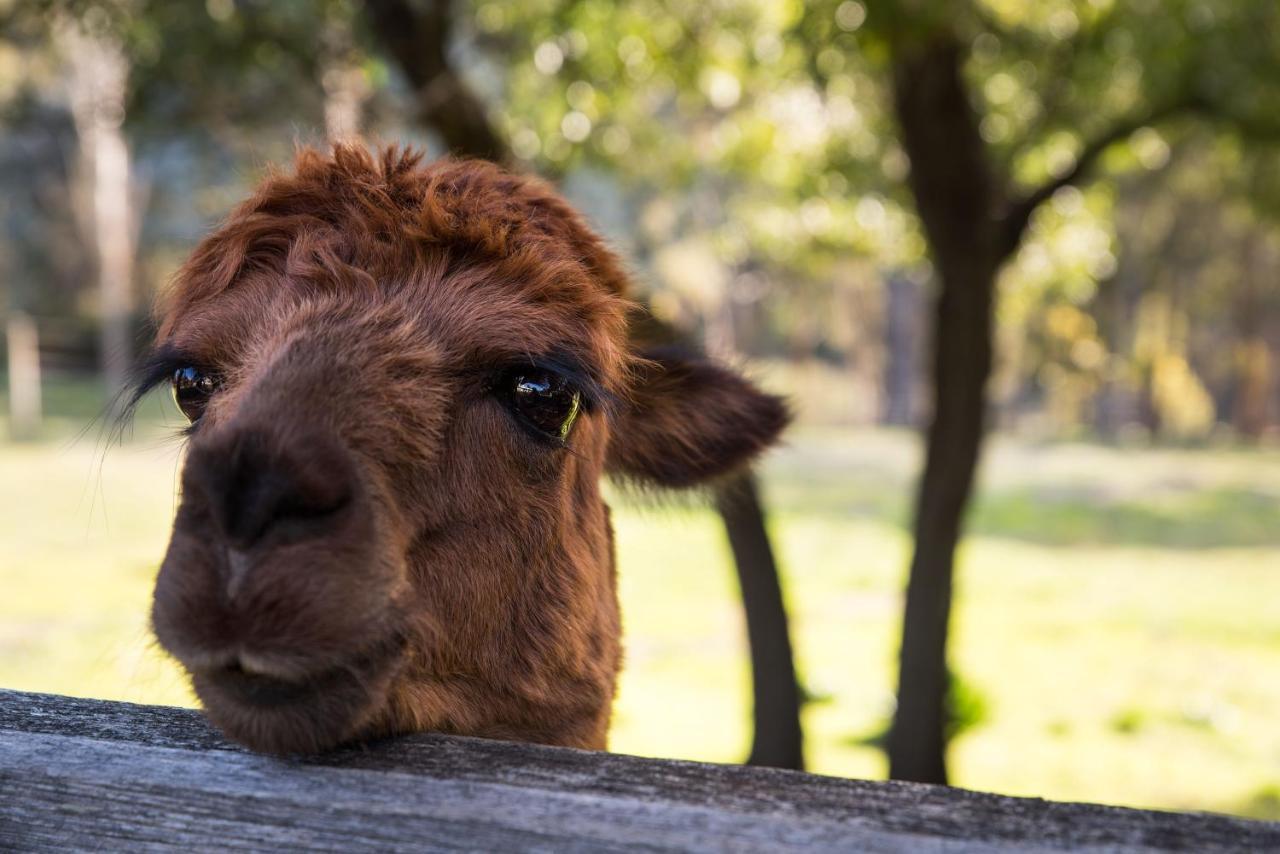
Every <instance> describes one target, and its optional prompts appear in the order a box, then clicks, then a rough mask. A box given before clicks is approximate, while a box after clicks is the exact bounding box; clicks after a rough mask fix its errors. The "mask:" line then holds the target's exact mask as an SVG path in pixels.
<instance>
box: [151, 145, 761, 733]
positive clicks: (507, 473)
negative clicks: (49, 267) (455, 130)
mask: <svg viewBox="0 0 1280 854" xmlns="http://www.w3.org/2000/svg"><path fill="white" fill-rule="evenodd" d="M624 288H625V281H624V278H623V274H622V273H621V272H620V271H619V269H618V266H617V264H616V262H615V261H614V259H613V258H612V256H611V255H609V254H608V252H607V251H606V250H605V249H604V248H603V247H602V246H601V244H600V243H599V241H598V240H597V239H596V238H595V237H594V235H592V234H591V232H590V231H589V230H588V229H587V228H586V227H585V226H584V225H583V224H582V222H581V220H580V219H579V218H578V217H577V216H576V215H575V214H574V213H573V212H572V211H571V210H570V209H569V208H568V207H567V206H565V205H564V203H563V202H562V201H561V200H560V199H559V198H558V197H556V196H555V195H554V194H553V193H551V192H550V191H549V190H547V189H546V188H544V187H542V186H541V185H539V184H537V183H534V182H531V181H528V180H525V179H519V178H515V177H513V176H510V175H507V174H505V173H503V172H501V171H500V170H498V169H496V168H494V167H491V166H488V165H484V164H456V163H441V164H435V165H432V166H430V167H425V168H424V167H421V166H419V164H418V161H417V159H416V158H414V157H407V156H404V155H400V154H397V153H395V152H387V153H386V154H385V155H384V156H383V157H382V159H381V160H374V159H373V158H371V157H370V156H369V155H367V154H365V153H364V152H363V151H359V150H355V149H339V150H338V151H337V152H336V153H335V155H334V156H333V157H332V158H328V157H322V156H320V155H317V154H314V153H310V152H306V153H304V154H302V155H301V156H300V158H299V162H298V164H297V167H296V172H295V173H294V174H291V175H285V176H275V177H272V178H270V179H268V181H267V182H266V183H265V184H264V185H263V187H262V188H261V189H260V191H259V192H258V194H257V195H256V196H254V197H253V198H252V199H250V200H249V201H248V202H247V203H246V204H245V205H243V206H242V207H241V208H240V209H238V210H237V211H236V212H235V213H233V214H232V216H231V217H230V218H229V219H228V220H227V222H226V223H224V224H223V225H222V226H221V227H220V228H219V229H218V230H217V231H216V232H215V233H214V234H213V235H211V236H210V237H209V238H207V239H206V240H205V241H204V243H203V244H202V245H201V246H200V247H199V248H198V249H197V250H196V252H195V254H194V255H193V257H192V259H191V261H190V262H189V263H188V264H187V266H186V267H184V269H183V271H182V272H181V273H180V275H179V277H178V280H177V283H176V285H175V288H174V289H173V291H172V293H171V294H170V296H169V298H168V301H167V303H166V305H165V307H164V309H163V310H162V313H161V321H160V333H159V340H158V343H157V346H156V349H155V351H154V353H153V355H152V357H151V359H150V360H149V362H148V364H147V366H146V368H145V370H144V372H143V377H142V381H141V384H140V388H146V387H148V386H149V385H152V384H155V383H156V382H164V381H168V382H171V383H172V384H173V387H174V393H175V397H176V399H177V401H178V403H179V405H180V406H181V407H182V408H183V410H184V412H186V413H187V414H188V416H189V417H190V418H191V419H192V426H191V428H190V431H189V433H190V440H189V446H188V450H187V457H186V462H185V465H184V468H183V473H182V501H181V505H180V508H179V510H178V513H177V516H176V518H175V521H174V527H173V534H172V539H171V541H170V544H169V548H168V552H167V554H166V555H165V558H164V562H163V565H162V567H161V570H160V573H159V576H158V578H157V583H156V591H155V601H154V607H153V625H154V629H155V632H156V636H157V638H158V639H159V641H160V643H161V644H162V645H163V646H164V647H165V648H166V649H167V650H168V651H169V652H171V653H172V654H173V655H174V656H175V657H176V658H177V659H178V660H179V661H180V662H181V663H182V664H183V666H184V667H185V668H186V669H187V671H188V672H189V674H190V676H191V679H192V684H193V686H194V688H195V691H196V693H197V695H198V696H199V698H200V700H201V702H202V703H203V705H204V707H205V709H206V711H207V713H208V715H209V717H210V719H211V720H212V721H213V722H214V723H215V724H216V725H217V726H219V727H220V728H221V729H222V730H223V731H224V732H225V733H226V734H227V735H228V736H229V737H230V738H232V739H234V740H237V741H240V742H242V743H244V744H246V745H248V746H250V747H252V748H255V749H259V750H264V751H270V752H308V751H315V750H323V749H326V748H328V747H331V746H334V745H336V744H339V743H341V742H344V741H347V740H351V739H355V738H362V737H369V736H375V735H381V734H389V733H395V732H407V731H416V730H425V729H431V730H439V731H447V732H458V733H464V734H472V735H483V736H492V737H505V738H519V739H527V740H534V741H542V742H547V743H555V744H567V745H573V746H579V747H592V748H602V747H603V746H604V744H605V735H606V731H607V728H608V719H609V706H610V703H611V701H612V697H613V691H614V682H615V678H616V674H617V670H618V667H619V660H620V653H619V620H618V607H617V599H616V593H615V582H614V570H613V548H612V535H611V530H610V526H609V516H608V508H607V507H606V506H605V504H604V502H603V500H602V499H601V496H600V492H599V479H600V477H601V475H602V473H604V472H605V471H606V470H609V471H612V472H614V473H617V474H621V475H624V476H627V477H630V478H633V479H639V480H646V481H650V482H654V483H658V484H661V485H668V486H683V485H689V484H692V483H696V482H699V481H701V480H704V479H706V478H708V477H713V476H715V475H718V474H721V473H723V472H726V471H728V470H730V469H732V468H733V467H735V466H737V465H739V464H741V463H743V462H745V461H746V460H747V459H748V458H749V457H750V456H751V455H752V454H754V453H755V452H756V451H758V450H759V449H761V448H762V447H764V445H765V444H767V443H768V442H769V441H770V440H772V438H773V437H774V435H775V434H776V433H777V431H778V430H779V429H780V428H781V426H782V424H783V422H784V421H785V413H784V411H783V409H782V407H781V405H780V403H779V402H778V401H777V400H775V399H773V398H770V397H768V396H766V395H762V394H760V393H759V392H757V391H755V390H754V389H752V388H751V387H750V386H749V385H747V384H746V383H745V382H744V381H742V380H740V379H738V378H737V377H735V376H734V375H732V374H729V373H728V372H726V371H723V370H722V369H719V368H715V367H714V366H711V365H709V364H707V363H705V362H703V361H701V360H697V359H692V360H691V359H686V358H681V357H675V356H671V355H669V354H661V353H654V354H650V355H649V357H646V358H641V357H639V356H638V355H637V354H636V353H635V352H633V351H632V350H631V349H630V346H629V344H628V341H627V327H626V319H627V318H626V311H627V304H626V303H625V301H624V298H623V292H624Z"/></svg>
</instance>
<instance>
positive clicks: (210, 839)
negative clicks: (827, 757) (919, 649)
mask: <svg viewBox="0 0 1280 854" xmlns="http://www.w3.org/2000/svg"><path fill="white" fill-rule="evenodd" d="M171 848H185V849H190V850H196V851H199V850H210V849H228V848H230V849H244V850H280V849H282V848H291V849H294V848H311V849H317V850H341V851H356V850H390V851H397V850H415V851H420V850H445V851H454V850H502V851H515V850H520V851H588V850H589V851H614V850H623V849H626V850H655V851H656V850H714V851H786V850H799V849H804V850H846V851H853V850H856V851H895V852H896V851H956V852H969V851H1015V850H1016V851H1027V850H1063V849H1073V850H1095V851H1111V850H1185V851H1197V852H1199V851H1265V850H1280V824H1273V823H1265V822H1251V821H1246V820H1242V819H1233V818H1228V817H1225V816H1216V815H1192V814H1180V813H1157V812H1144V811H1139V810H1127V809H1119V808H1115V807H1102V806H1093V805H1087V804H1065V803H1051V802H1046V801H1040V800H1034V799H1025V798H1005V797H999V796H996V795H985V794H978V793H975V792H967V791H964V790H961V789H947V788H943V787H934V786H924V785H914V784H907V783H881V782H865V781H858V780H842V779H836V778H831V777H821V776H816V775H812V774H801V773H798V772H794V771H782V770H775V769H769V768H747V767H740V766H722V765H708V764H702V763H695V762H674V761H667V760H652V759H640V758H637V757H632V756H620V755H613V754H604V753H591V752H587V751H578V750H566V749H561V748H549V747H540V746H535V745H526V744H511V743H504V742H497V741H484V740H481V739H468V738H455V737H445V736H434V735H420V736H412V737H408V738H402V739H397V740H393V741H386V742H380V743H376V744H369V745H364V746H361V747H358V748H351V749H347V750H343V751H339V752H336V753H332V754H328V755H325V756H321V757H312V758H298V759H287V760H281V759H273V758H270V757H265V756H259V755H256V754H253V753H249V752H247V751H244V750H241V749H240V748H238V747H235V746H233V745H230V744H228V743H226V742H225V741H223V740H222V739H221V738H220V737H219V736H218V734H217V733H216V732H214V731H213V730H212V729H210V727H209V726H208V725H207V724H206V723H205V721H204V719H203V718H202V717H201V716H200V714H199V713H198V712H193V711H190V710H184V709H171V708H163V707H153V706H134V705H129V704H125V703H109V702H102V701H97V700H81V699H73V698H68V697H54V696H48V695H42V694H21V693H16V692H9V691H0V850H12V849H17V850H69V849H71V850H74V849H81V850H83V849H103V850H156V849H171Z"/></svg>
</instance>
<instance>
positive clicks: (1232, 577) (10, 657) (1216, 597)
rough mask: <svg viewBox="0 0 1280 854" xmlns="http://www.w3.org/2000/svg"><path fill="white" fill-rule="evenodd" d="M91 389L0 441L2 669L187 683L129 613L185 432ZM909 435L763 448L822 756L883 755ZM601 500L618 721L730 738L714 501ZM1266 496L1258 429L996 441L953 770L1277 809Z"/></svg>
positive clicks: (838, 762) (735, 682)
mask: <svg viewBox="0 0 1280 854" xmlns="http://www.w3.org/2000/svg"><path fill="white" fill-rule="evenodd" d="M92 399H93V396H92V394H90V393H89V392H87V391H86V390H85V389H76V388H57V387H55V388H54V389H53V390H51V392H50V393H49V395H48V400H47V403H48V404H49V407H50V409H51V410H52V411H54V412H58V413H62V415H63V417H62V418H61V419H57V418H55V419H53V420H52V423H51V425H50V427H49V437H48V438H47V439H46V440H44V441H41V442H37V443H31V444H22V445H15V444H0V585H2V586H3V589H4V591H5V593H6V595H5V596H4V597H2V598H0V686H4V687H10V688H18V689H23V690H31V691H51V692H57V693H63V694H75V695H82V696H95V697H108V698H117V699H126V700H132V701H137V702H150V703H178V704H190V703H191V695H190V694H189V693H188V690H187V688H186V686H185V685H184V683H183V680H182V677H181V675H180V673H179V672H178V671H177V669H176V668H175V667H174V666H173V665H172V664H171V663H169V662H168V661H166V660H165V659H164V658H163V657H162V656H161V655H160V654H158V653H157V652H156V651H155V650H154V649H153V647H152V646H151V644H150V641H149V639H148V635H147V627H146V614H147V608H148V599H149V596H150V587H151V583H152V578H153V574H154V572H155V568H156V566H157V563H158V560H159V558H160V556H161V555H162V553H163V551H164V546H165V542H166V539H167V531H168V526H169V522H170V519H171V515H172V512H173V510H174V506H175V498H174V490H175V482H176V471H177V464H178V460H179V454H180V445H179V443H178V442H177V441H176V440H175V439H173V438H172V437H171V436H168V437H167V434H166V432H165V430H166V428H165V426H164V424H163V422H164V421H165V420H166V416H164V415H163V414H162V413H161V405H160V404H159V403H158V402H148V403H147V405H146V406H145V407H144V416H143V421H142V423H141V424H140V425H139V427H138V429H137V431H136V433H135V436H134V438H133V440H132V441H130V442H128V443H126V444H124V445H122V446H117V447H111V448H110V449H109V450H107V451H106V453H105V454H104V453H103V447H102V443H100V442H98V441H96V433H95V432H94V431H92V430H91V431H90V432H89V433H88V434H86V435H85V436H84V437H82V438H80V439H78V440H76V439H74V438H73V437H74V434H75V432H76V428H77V425H82V424H83V423H84V421H85V420H86V418H87V417H88V416H90V415H91V414H92V412H93V410H94V405H93V404H92V402H91V401H92ZM86 401H88V402H86ZM0 402H2V401H0ZM167 420H168V423H169V427H168V430H169V433H170V434H171V433H172V432H173V431H174V429H175V428H176V426H177V424H176V419H175V418H174V417H173V416H172V415H170V416H167ZM4 426H5V425H4V424H3V423H2V422H0V433H2V431H3V428H4ZM918 457H919V449H918V446H917V441H916V439H915V437H914V436H913V435H911V434H909V433H904V432H888V431H871V430H867V431H836V430H818V429H804V428H802V429H799V430H797V431H795V432H794V433H793V434H792V436H791V438H790V441H789V444H788V445H787V447H784V448H782V449H780V450H779V451H777V452H776V453H774V454H773V455H772V456H770V457H769V459H768V460H767V461H766V463H765V465H764V467H763V480H764V484H765V488H766V491H767V496H768V499H769V505H770V507H771V509H772V517H771V524H772V527H773V531H774V534H775V536H776V540H777V544H778V547H779V549H780V557H781V559H782V562H783V565H784V571H785V583H786V587H787V595H788V599H789V603H790V606H791V610H792V612H793V615H794V626H795V633H796V638H795V640H796V644H797V647H798V656H799V663H800V667H801V670H802V674H803V677H804V681H805V683H806V686H807V688H808V689H809V691H810V692H811V693H812V694H813V695H814V698H815V699H814V701H813V702H812V703H811V704H810V705H809V706H808V707H807V709H806V712H805V725H806V729H807V735H808V747H807V750H808V759H809V763H810V766H811V768H812V769H813V770H815V771H818V772H822V773H827V774H839V775H849V776H858V777H873V778H874V777H883V776H884V774H885V771H886V763H885V761H884V758H883V756H882V755H881V754H880V752H879V751H878V750H877V749H876V748H875V747H874V746H872V742H873V740H874V737H875V735H876V734H877V732H879V731H880V730H881V729H882V728H883V726H884V723H885V721H886V719H887V716H888V715H889V713H890V711H891V708H892V698H893V694H892V690H893V680H894V654H895V651H896V647H897V633H898V630H899V619H900V611H901V589H902V584H903V578H904V571H905V567H906V563H907V559H908V554H909V542H908V538H907V534H906V529H905V525H906V521H907V518H908V509H909V503H910V502H909V499H910V489H911V483H912V479H913V477H914V474H915V471H916V468H917V465H918V462H919V459H918ZM615 502H616V504H617V513H616V516H617V525H618V551H619V558H620V564H621V577H622V601H623V608H624V612H625V617H626V632H627V639H626V644H627V667H626V671H625V674H624V678H623V681H622V688H621V693H620V696H619V699H618V704H617V712H616V717H615V726H614V732H613V744H612V746H613V748H614V749H615V750H619V751H625V752H630V753H640V754H646V755H653V756H673V757H684V758H694V759H705V760H712V761H722V762H731V761H735V760H738V759H740V758H741V757H742V756H744V755H745V752H746V748H747V744H748V740H749V729H748V700H749V691H748V687H749V686H748V680H749V673H748V669H747V663H746V657H745V638H744V632H743V627H742V621H741V615H740V610H739V606H738V604H737V592H736V589H735V582H734V578H733V574H732V568H731V566H730V564H729V563H728V561H727V557H726V552H727V550H726V546H725V543H724V540H723V535H722V533H721V531H720V529H719V527H718V520H717V519H716V517H715V516H714V515H713V514H711V513H709V512H708V511H707V510H705V509H703V508H701V507H700V506H699V505H698V504H697V503H696V502H693V501H690V500H683V501H681V502H679V503H678V504H676V505H675V506H671V507H653V506H639V505H637V504H635V503H633V502H628V501H627V500H626V498H625V496H615ZM1278 511H1280V453H1277V452H1275V451H1246V450H1211V451H1209V450H1198V451H1197V450H1158V449H1135V448H1126V449H1117V448H1107V447H1101V446H1094V445H1086V444H1032V443H1027V442H1022V441H1017V440H1013V439H1000V440H997V441H996V442H995V443H994V444H993V445H992V447H991V449H990V452H989V453H988V455H987V458H986V461H985V463H984V467H983V472H982V497H981V500H980V501H979V503H978V505H977V506H976V508H975V510H974V514H973V517H972V519H971V520H970V521H971V524H970V527H969V530H970V536H969V538H968V540H967V542H966V543H965V545H964V547H963V550H962V553H961V563H960V571H959V577H958V582H957V585H958V589H957V596H958V601H957V606H956V614H955V620H954V644H953V662H954V665H955V668H956V670H957V671H958V672H959V673H960V675H961V676H962V678H963V680H964V682H965V683H966V684H967V685H968V686H970V688H971V689H972V690H973V692H975V693H976V695H977V697H978V698H979V699H980V702H979V703H978V705H979V706H980V707H981V709H982V715H981V717H980V719H979V721H978V722H977V723H976V724H975V725H974V726H972V727H971V728H970V729H968V730H967V731H965V732H964V733H963V734H962V735H961V736H960V737H959V738H958V739H957V740H956V742H955V743H954V745H953V747H952V751H951V762H952V772H953V779H954V782H955V783H956V784H957V785H962V786H966V787H970V788H975V789H985V790H991V791H998V792H1006V793H1012V794H1022V795H1039V796H1043V797H1047V798H1054V799H1067V800H1089V801H1102V802H1109V803H1118V804H1129V805H1137V806H1146V807H1162V808H1170V809H1199V810H1218V811H1226V812H1235V813H1242V814H1247V815H1254V816H1259V817H1270V818H1280V512H1278Z"/></svg>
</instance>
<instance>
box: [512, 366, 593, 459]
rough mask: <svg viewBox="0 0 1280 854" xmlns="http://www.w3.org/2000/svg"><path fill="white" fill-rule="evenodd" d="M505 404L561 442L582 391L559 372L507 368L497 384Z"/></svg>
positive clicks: (567, 430) (537, 429)
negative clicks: (500, 382)
mask: <svg viewBox="0 0 1280 854" xmlns="http://www.w3.org/2000/svg"><path fill="white" fill-rule="evenodd" d="M500 388H501V390H502V391H503V392H504V393H505V397H506V402H507V406H508V407H510V409H511V411H512V412H513V413H515V416H516V418H517V419H519V420H520V421H521V422H522V423H524V424H525V425H526V426H528V427H531V428H532V429H533V430H535V431H537V432H538V433H540V434H541V435H542V436H544V437H546V438H549V439H555V440H557V441H560V442H563V441H564V440H565V439H567V438H569V431H570V430H571V429H573V422H574V420H575V419H577V417H578V412H579V411H580V410H581V409H582V395H581V393H580V392H579V391H578V390H577V389H576V388H574V387H573V385H572V384H571V383H570V382H569V381H568V380H567V379H565V378H564V377H562V376H560V375H559V374H555V373H552V372H551V371H547V370H543V369H541V368H516V369H514V370H511V371H509V372H508V373H507V374H506V376H505V377H504V379H503V382H502V384H501V386H500Z"/></svg>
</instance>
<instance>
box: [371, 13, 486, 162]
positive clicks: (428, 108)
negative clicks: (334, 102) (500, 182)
mask: <svg viewBox="0 0 1280 854" xmlns="http://www.w3.org/2000/svg"><path fill="white" fill-rule="evenodd" d="M365 8H366V9H367V10H368V20H369V23H370V25H371V27H372V28H373V30H374V32H375V33H376V34H377V36H378V39H379V41H381V43H382V44H383V45H384V46H385V47H386V50H387V52H388V53H389V54H390V55H391V58H392V59H394V60H395V62H396V64H397V65H399V66H400V69H401V70H402V71H403V72H404V75H405V77H406V78H408V80H409V83H410V85H412V86H413V89H414V92H415V95H416V96H417V101H418V109H419V111H420V112H421V114H422V116H421V117H422V120H423V122H424V123H425V124H427V125H428V126H430V127H432V128H435V130H436V131H437V132H438V133H439V134H440V136H441V137H442V138H443V139H444V143H445V147H446V148H448V149H449V151H450V153H452V154H458V155H462V156H464V157H484V158H488V159H490V160H497V161H505V160H509V159H510V151H509V149H508V148H507V144H506V141H505V140H504V139H503V138H502V137H501V135H500V134H499V133H498V131H497V129H496V128H494V126H493V124H492V122H490V121H489V117H488V114H487V112H486V110H485V107H484V104H483V103H482V102H481V100H480V99H479V98H478V97H477V96H476V94H475V92H473V91H472V90H471V87H470V86H468V85H467V82H466V81H465V80H464V79H462V76H461V75H459V74H458V72H457V70H456V69H454V68H453V66H452V65H451V64H450V63H449V58H448V49H449V43H450V35H451V31H452V29H453V27H452V24H453V19H452V17H451V9H450V2H449V0H429V2H422V3H413V2H410V0H367V2H366V3H365Z"/></svg>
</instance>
